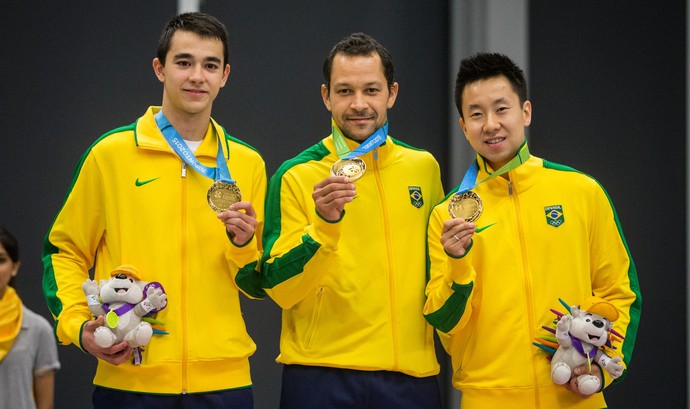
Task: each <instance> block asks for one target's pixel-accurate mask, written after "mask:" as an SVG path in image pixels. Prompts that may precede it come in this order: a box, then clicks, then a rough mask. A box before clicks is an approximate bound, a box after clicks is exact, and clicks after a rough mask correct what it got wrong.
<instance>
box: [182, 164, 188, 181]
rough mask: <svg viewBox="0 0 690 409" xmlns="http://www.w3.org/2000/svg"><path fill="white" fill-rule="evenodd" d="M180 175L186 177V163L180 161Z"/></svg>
mask: <svg viewBox="0 0 690 409" xmlns="http://www.w3.org/2000/svg"><path fill="white" fill-rule="evenodd" d="M182 177H183V178H186V177H187V164H186V163H184V162H182Z"/></svg>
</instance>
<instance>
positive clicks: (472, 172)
mask: <svg viewBox="0 0 690 409" xmlns="http://www.w3.org/2000/svg"><path fill="white" fill-rule="evenodd" d="M529 158H530V153H529V149H527V143H524V142H523V144H522V146H520V148H519V149H518V153H517V155H515V157H514V158H513V159H511V160H510V162H508V163H506V164H505V165H503V166H501V167H500V168H499V169H498V170H497V171H495V172H494V173H492V174H491V175H489V176H488V177H486V178H484V179H482V180H480V181H479V182H476V180H477V174H478V173H479V164H478V163H477V160H476V159H475V160H474V161H473V162H472V163H471V164H470V166H469V168H468V169H467V172H465V176H464V177H463V178H462V182H461V183H460V187H458V192H457V194H462V193H465V192H467V191H468V190H472V189H474V188H475V187H476V186H477V185H479V184H480V183H484V182H486V181H487V180H490V179H493V178H495V177H496V176H501V175H502V174H504V173H507V172H509V171H511V170H513V169H515V168H517V167H518V166H520V165H522V164H523V163H525V162H527V159H529Z"/></svg>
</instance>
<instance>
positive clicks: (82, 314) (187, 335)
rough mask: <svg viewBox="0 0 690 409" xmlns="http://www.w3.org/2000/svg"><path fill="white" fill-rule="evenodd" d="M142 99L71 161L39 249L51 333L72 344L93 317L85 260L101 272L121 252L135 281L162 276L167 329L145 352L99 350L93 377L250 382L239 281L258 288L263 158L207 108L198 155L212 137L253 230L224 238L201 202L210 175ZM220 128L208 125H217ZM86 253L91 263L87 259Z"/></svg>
mask: <svg viewBox="0 0 690 409" xmlns="http://www.w3.org/2000/svg"><path fill="white" fill-rule="evenodd" d="M159 109H160V108H158V107H151V108H149V110H148V111H147V112H146V113H145V114H144V116H142V117H141V118H139V119H138V120H137V121H136V122H135V123H134V124H132V125H129V126H125V127H122V128H118V129H115V130H113V131H111V132H109V133H107V134H105V135H103V136H102V137H100V138H99V139H98V140H97V141H96V142H95V143H94V144H93V145H92V146H91V147H90V148H89V149H88V150H87V151H86V153H85V154H84V155H83V157H82V158H81V161H80V163H79V164H78V166H77V168H76V171H75V173H74V177H73V180H72V183H71V185H70V187H69V191H68V193H67V196H66V199H65V202H64V204H63V206H62V208H61V209H60V211H59V213H58V215H57V217H56V219H55V221H54V223H53V225H52V226H51V227H50V231H49V232H48V234H47V235H46V238H45V243H44V251H43V260H44V277H43V289H44V294H45V297H46V300H47V302H48V306H49V308H50V310H51V312H52V314H53V316H54V318H55V320H56V327H55V328H56V334H57V338H58V340H59V342H60V343H61V344H70V343H74V344H76V345H77V346H79V347H80V348H81V344H80V340H81V337H80V335H81V330H82V326H83V324H84V323H85V322H86V321H87V320H89V319H91V314H90V312H89V309H88V307H87V305H86V298H85V296H84V293H83V292H82V289H81V284H82V283H83V282H84V280H86V279H87V278H88V277H89V269H91V268H92V267H93V268H94V278H95V279H96V280H100V279H106V278H108V277H109V273H110V271H111V270H113V269H114V268H115V267H117V266H119V265H121V264H131V265H134V266H136V267H137V268H138V269H139V271H140V272H141V275H142V279H143V280H144V281H158V282H160V283H161V284H162V285H163V287H164V288H165V291H166V293H167V296H168V305H167V307H166V308H165V309H164V310H162V311H161V312H159V313H158V314H157V317H156V318H157V319H158V320H160V321H163V322H164V323H165V330H166V331H167V332H168V333H169V334H168V335H162V336H157V335H155V336H154V337H153V339H152V340H151V342H150V343H149V344H148V345H147V346H145V347H144V353H143V363H142V364H141V365H139V366H134V365H132V364H131V363H129V362H128V363H125V364H122V365H119V366H113V365H110V364H107V363H105V362H101V361H99V363H98V369H97V371H96V376H95V379H94V383H95V384H96V385H100V386H104V387H107V388H112V389H119V390H126V391H136V392H146V393H161V394H179V393H184V392H188V393H194V392H206V391H216V390H225V389H231V388H238V387H246V386H248V385H251V379H250V373H249V361H248V358H249V356H250V355H252V354H253V353H254V351H255V349H256V345H255V344H254V342H253V341H252V339H251V338H250V337H249V335H248V334H247V331H246V328H245V324H244V321H243V319H242V314H241V312H240V300H239V292H238V290H240V291H243V292H245V293H246V294H247V295H249V296H251V297H257V298H259V297H262V295H264V294H265V293H263V290H262V289H261V286H260V275H259V273H258V272H257V271H255V268H256V267H257V266H258V261H259V258H260V249H261V244H260V238H261V231H262V226H263V205H264V200H265V191H266V170H265V164H264V161H263V159H262V158H261V156H260V155H259V154H258V153H257V152H256V151H255V150H254V149H253V148H251V147H249V146H248V145H246V144H245V143H243V142H240V141H239V140H237V139H235V138H233V137H231V136H229V135H227V133H226V132H225V130H224V129H223V128H222V127H221V126H220V125H218V124H217V123H216V122H215V121H213V120H211V123H210V125H209V130H208V132H207V134H206V137H205V139H204V141H203V142H202V144H201V145H200V146H199V148H198V149H197V150H196V156H197V158H198V159H199V161H200V162H201V163H202V164H204V165H205V166H209V167H215V166H216V154H217V149H218V145H217V140H218V136H219V137H220V138H221V142H222V147H223V154H224V156H225V159H226V161H227V164H228V167H229V170H230V175H231V177H232V178H233V179H234V180H235V181H236V182H237V185H238V187H239V188H240V189H241V192H242V196H243V200H247V201H250V202H251V203H252V205H253V206H254V209H255V210H256V212H257V215H258V220H259V226H258V229H257V230H256V233H255V236H254V238H253V239H252V240H251V241H250V242H249V243H247V244H246V245H244V246H242V247H237V246H235V245H234V244H232V243H231V241H230V239H229V237H228V235H227V232H226V230H225V227H224V226H223V224H222V223H221V222H220V221H219V220H218V219H217V218H216V214H215V212H214V211H213V210H211V208H210V207H209V206H208V204H207V201H206V194H207V190H208V188H209V187H210V186H211V184H212V183H213V181H212V180H210V179H208V178H206V177H204V176H202V175H201V174H199V173H198V172H196V171H194V170H193V169H192V168H191V167H189V166H186V165H185V164H184V162H183V161H182V160H181V159H180V158H179V156H178V155H177V154H175V153H174V152H173V151H172V149H171V148H170V146H169V145H168V143H167V142H166V141H165V139H164V138H163V136H162V134H161V133H160V131H159V130H158V128H157V126H156V123H155V120H154V117H153V115H154V114H155V113H156V112H158V110H159ZM216 135H218V136H216ZM94 264H95V266H94Z"/></svg>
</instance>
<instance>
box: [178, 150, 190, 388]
mask: <svg viewBox="0 0 690 409" xmlns="http://www.w3.org/2000/svg"><path fill="white" fill-rule="evenodd" d="M180 183H181V185H182V186H181V189H180V190H181V197H180V201H181V203H180V209H181V215H182V217H181V223H182V225H181V228H180V231H181V233H182V234H181V242H180V245H181V246H180V250H181V251H180V266H181V277H180V278H181V283H180V284H181V286H180V288H181V289H182V291H181V293H180V305H181V310H180V314H181V321H182V325H181V327H182V394H186V393H187V388H188V385H187V359H188V353H187V349H188V347H189V346H188V344H189V340H188V339H187V294H186V292H185V289H186V288H187V246H186V242H185V238H186V237H187V228H186V225H187V223H186V219H187V164H186V163H185V162H184V161H182V175H181V180H180Z"/></svg>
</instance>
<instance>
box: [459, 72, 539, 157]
mask: <svg viewBox="0 0 690 409" xmlns="http://www.w3.org/2000/svg"><path fill="white" fill-rule="evenodd" d="M531 120H532V104H531V103H530V102H529V101H525V102H524V103H523V104H520V99H519V97H518V95H517V93H515V91H514V90H513V87H512V86H511V85H510V82H509V81H508V79H507V78H506V77H504V76H502V75H501V76H498V77H491V78H487V79H483V80H478V81H475V82H471V83H468V84H467V85H465V88H464V90H463V91H462V117H461V118H460V127H461V128H462V130H463V132H464V133H465V137H466V138H467V141H468V142H469V143H470V145H472V148H473V149H474V150H475V151H476V152H477V153H478V154H480V155H481V156H482V157H483V158H484V159H486V161H487V162H488V163H489V165H490V166H491V167H492V168H493V169H494V170H497V169H499V168H500V167H501V166H503V165H505V164H506V163H508V162H509V161H510V160H511V159H512V158H513V157H515V155H516V154H517V151H518V149H519V148H520V145H522V143H523V142H524V140H525V127H526V126H529V124H530V122H531Z"/></svg>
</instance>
